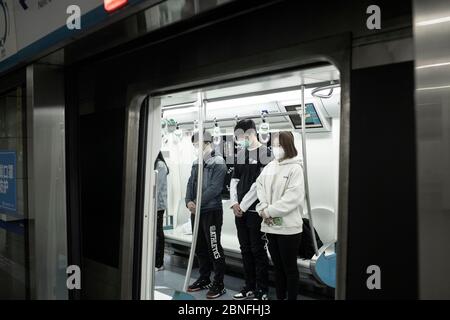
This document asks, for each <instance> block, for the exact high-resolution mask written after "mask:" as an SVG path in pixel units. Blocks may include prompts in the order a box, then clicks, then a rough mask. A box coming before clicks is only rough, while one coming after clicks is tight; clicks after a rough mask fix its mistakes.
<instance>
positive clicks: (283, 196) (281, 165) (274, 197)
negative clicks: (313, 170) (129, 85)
mask: <svg viewBox="0 0 450 320" xmlns="http://www.w3.org/2000/svg"><path fill="white" fill-rule="evenodd" d="M256 188H257V189H256V190H257V194H258V199H259V204H258V205H257V206H256V211H257V212H258V213H259V214H260V215H261V211H263V210H264V211H265V212H266V213H267V214H269V216H270V217H272V218H274V219H273V220H274V224H272V225H270V226H269V225H268V224H266V223H265V222H264V221H263V222H262V224H261V231H262V232H265V233H275V234H282V235H290V234H297V233H300V232H302V230H303V229H302V226H303V220H302V213H303V205H304V200H305V185H304V178H303V167H302V163H301V161H300V160H299V159H298V158H292V159H286V160H283V161H281V162H278V160H273V161H271V162H270V163H269V164H268V165H267V166H266V167H265V168H264V170H263V171H262V172H261V174H260V175H259V177H258V179H257V180H256Z"/></svg>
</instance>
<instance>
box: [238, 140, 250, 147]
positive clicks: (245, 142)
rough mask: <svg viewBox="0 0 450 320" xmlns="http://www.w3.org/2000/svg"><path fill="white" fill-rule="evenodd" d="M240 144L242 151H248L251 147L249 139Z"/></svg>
mask: <svg viewBox="0 0 450 320" xmlns="http://www.w3.org/2000/svg"><path fill="white" fill-rule="evenodd" d="M238 143H239V146H240V147H241V148H242V149H248V147H250V142H249V141H248V140H247V139H245V140H241V141H238Z"/></svg>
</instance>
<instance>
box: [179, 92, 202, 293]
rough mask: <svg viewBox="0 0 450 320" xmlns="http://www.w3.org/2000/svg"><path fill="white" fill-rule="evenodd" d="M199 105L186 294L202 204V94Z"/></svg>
mask: <svg viewBox="0 0 450 320" xmlns="http://www.w3.org/2000/svg"><path fill="white" fill-rule="evenodd" d="M197 101H200V104H199V121H198V144H199V148H198V172H197V198H196V206H195V219H194V229H193V230H192V243H191V250H190V253H189V261H188V266H187V270H186V278H185V280H184V286H183V291H184V292H187V290H188V286H189V282H190V280H191V274H192V267H193V265H194V256H195V248H196V246H197V237H198V228H199V224H200V208H201V203H202V192H203V188H202V187H203V112H202V111H203V109H204V105H203V104H204V93H203V92H199V93H198V100H197Z"/></svg>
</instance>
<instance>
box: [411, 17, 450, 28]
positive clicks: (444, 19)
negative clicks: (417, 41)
mask: <svg viewBox="0 0 450 320" xmlns="http://www.w3.org/2000/svg"><path fill="white" fill-rule="evenodd" d="M444 22H450V16H449V17H442V18H437V19H430V20H425V21H421V22H417V23H416V26H418V27H423V26H429V25H433V24H438V23H444Z"/></svg>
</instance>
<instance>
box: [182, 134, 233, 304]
mask: <svg viewBox="0 0 450 320" xmlns="http://www.w3.org/2000/svg"><path fill="white" fill-rule="evenodd" d="M198 140H199V137H198V133H196V134H194V135H193V136H192V143H193V145H194V148H199V143H198ZM211 142H212V137H211V134H210V133H208V132H206V131H205V132H204V133H203V143H202V144H200V145H203V148H202V155H203V159H202V160H203V184H202V201H201V207H200V217H196V216H195V212H196V208H197V203H196V198H197V174H198V160H196V161H194V164H193V165H192V170H191V176H190V178H189V181H188V184H187V189H186V199H185V201H186V207H187V208H188V209H189V211H190V212H191V221H192V226H193V225H194V221H195V219H197V218H199V219H200V221H199V229H198V236H197V246H196V250H195V253H196V256H197V259H198V262H199V267H200V278H199V279H198V280H197V281H195V282H194V283H193V284H192V285H190V286H189V288H188V291H189V292H194V291H199V290H203V289H209V291H208V293H207V294H206V297H207V298H208V299H215V298H218V297H220V296H221V295H223V294H225V287H224V284H223V278H224V274H225V256H224V253H223V248H222V245H221V243H220V235H221V230H222V223H223V207H222V189H223V183H224V179H225V175H226V173H227V166H226V164H225V160H224V159H223V157H221V156H220V155H218V154H216V153H215V151H214V150H213V149H212V148H211ZM192 229H194V228H193V227H192ZM212 269H214V282H213V283H211V280H210V276H211V271H212Z"/></svg>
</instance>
